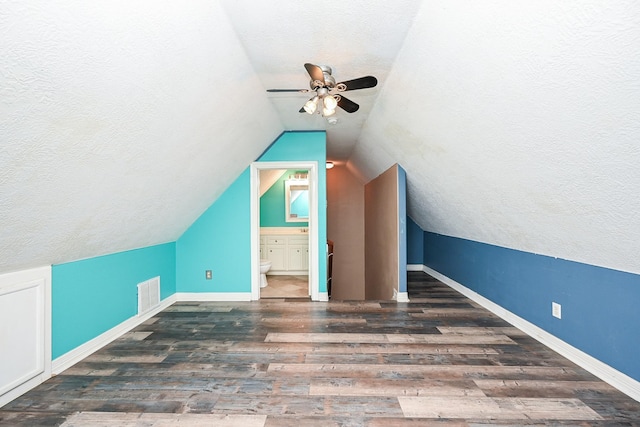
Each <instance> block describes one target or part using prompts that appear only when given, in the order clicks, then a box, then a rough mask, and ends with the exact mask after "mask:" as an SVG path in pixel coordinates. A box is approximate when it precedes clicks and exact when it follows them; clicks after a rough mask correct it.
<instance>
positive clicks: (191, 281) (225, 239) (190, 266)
mask: <svg viewBox="0 0 640 427" xmlns="http://www.w3.org/2000/svg"><path fill="white" fill-rule="evenodd" d="M250 197H251V188H250V175H249V168H247V169H246V170H245V171H244V172H243V173H242V174H241V175H240V176H239V177H238V179H236V180H235V181H234V182H233V184H231V186H229V188H227V190H226V191H225V192H224V193H223V194H222V195H221V196H220V197H218V199H217V200H216V201H215V202H214V203H213V204H212V205H211V206H210V207H209V208H208V209H207V210H206V211H205V212H204V213H203V214H202V215H201V216H200V217H199V218H198V219H197V220H196V221H195V222H194V223H193V224H192V225H191V227H189V229H187V231H185V232H184V234H183V235H182V236H180V238H179V239H178V241H177V242H176V281H177V285H176V286H177V291H178V292H251V258H250V254H251V226H250V225H251V214H250V200H251V199H250ZM205 270H211V271H212V273H213V277H212V279H211V280H207V279H206V278H205Z"/></svg>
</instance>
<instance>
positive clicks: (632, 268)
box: [351, 0, 640, 273]
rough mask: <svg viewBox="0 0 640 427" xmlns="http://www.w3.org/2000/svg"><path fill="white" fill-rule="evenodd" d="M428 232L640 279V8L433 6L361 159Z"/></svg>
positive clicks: (410, 42) (357, 153)
mask: <svg viewBox="0 0 640 427" xmlns="http://www.w3.org/2000/svg"><path fill="white" fill-rule="evenodd" d="M395 162H398V163H400V164H401V165H402V166H403V167H404V168H405V169H406V171H407V179H408V193H409V196H408V200H409V207H408V211H409V215H410V216H411V217H412V218H414V219H415V220H416V222H417V223H418V224H419V225H420V226H421V227H422V228H423V229H425V230H429V231H433V232H436V233H441V234H445V235H449V236H456V237H462V238H465V239H470V240H475V241H480V242H486V243H491V244H495V245H500V246H504V247H508V248H513V249H519V250H524V251H527V252H533V253H539V254H544V255H549V256H554V257H558V258H564V259H569V260H573V261H579V262H584V263H589V264H594V265H599V266H604V267H610V268H614V269H618V270H623V271H629V272H635V273H640V256H638V254H639V253H640V167H638V165H640V3H638V2H633V1H616V2H607V1H582V0H580V1H568V2H565V1H561V2H557V1H490V2H489V1H459V0H454V1H448V0H447V1H425V2H424V3H423V7H422V8H421V10H420V13H419V14H418V16H417V17H416V19H415V23H414V25H413V27H412V28H411V31H410V32H409V34H408V35H407V38H406V40H405V43H404V45H403V47H402V50H401V51H400V53H399V55H398V57H397V59H396V61H395V63H394V66H393V70H392V71H391V73H390V74H389V76H388V78H387V80H386V83H385V85H384V87H383V88H382V90H381V93H380V94H379V95H378V98H377V102H376V104H375V106H374V108H373V110H372V112H371V114H370V115H369V117H368V119H367V122H366V124H365V126H364V129H363V132H362V133H361V135H360V138H359V141H358V144H357V145H356V148H355V150H354V153H353V155H352V157H351V166H352V167H353V168H356V169H357V170H359V171H361V172H362V173H363V174H364V175H365V176H366V177H368V178H371V177H374V176H376V175H377V174H379V173H380V172H381V171H383V170H384V169H385V168H387V167H388V166H390V165H391V164H393V163H395Z"/></svg>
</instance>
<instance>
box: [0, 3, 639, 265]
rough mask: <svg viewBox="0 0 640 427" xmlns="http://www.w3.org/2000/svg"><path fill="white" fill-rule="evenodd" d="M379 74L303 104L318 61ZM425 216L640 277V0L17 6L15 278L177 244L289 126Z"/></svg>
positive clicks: (13, 35) (4, 113)
mask: <svg viewBox="0 0 640 427" xmlns="http://www.w3.org/2000/svg"><path fill="white" fill-rule="evenodd" d="M305 62H312V63H316V64H326V65H330V66H331V67H333V69H334V76H336V78H337V80H338V81H340V80H349V79H352V78H356V77H360V76H364V75H369V74H371V75H374V76H376V77H377V78H378V80H379V85H378V86H377V87H376V88H372V89H366V90H361V91H354V92H351V93H349V94H348V95H347V96H348V97H349V98H350V99H352V100H353V101H355V102H357V103H359V104H360V106H361V108H360V110H359V111H358V112H356V113H354V114H347V113H346V112H344V111H339V112H338V119H339V122H338V124H336V125H334V126H331V125H328V124H327V123H326V122H325V121H324V120H323V119H322V118H321V117H319V116H309V115H306V114H300V113H298V110H299V108H300V107H301V106H302V104H303V103H304V101H306V99H307V96H305V95H298V94H275V95H274V94H269V95H267V93H266V92H265V89H267V88H292V87H293V88H298V87H299V88H306V87H307V85H308V77H307V75H306V73H305V71H304V68H303V64H304V63H305ZM308 129H327V138H328V156H329V157H330V158H332V159H334V160H338V161H342V162H347V161H348V166H349V167H350V168H351V169H352V170H353V171H354V172H355V173H357V174H358V175H359V176H361V177H363V179H364V180H366V179H370V178H373V177H375V176H376V175H378V174H379V173H381V172H383V171H384V170H385V169H386V168H387V167H389V166H390V165H391V164H393V163H396V162H397V163H400V164H401V165H402V166H403V167H404V168H405V169H406V171H407V177H408V189H409V212H410V215H411V216H412V218H413V219H414V220H416V221H417V222H418V224H419V225H420V226H421V227H423V228H424V229H425V230H429V231H433V232H437V233H442V234H446V235H452V236H457V237H462V238H467V239H472V240H477V241H481V242H486V243H491V244H497V245H501V246H505V247H510V248H514V249H520V250H525V251H529V252H534V253H541V254H545V255H550V256H556V257H560V258H566V259H570V260H575V261H580V262H586V263H590V264H595V265H600V266H605V267H611V268H616V269H619V270H624V271H630V272H635V273H640V257H638V256H637V254H638V253H640V243H639V242H640V197H638V194H640V172H639V171H640V168H638V166H637V165H638V164H640V148H639V147H640V144H639V143H638V141H640V4H639V3H637V2H636V1H631V0H628V1H615V2H611V1H605V0H599V1H595V0H579V1H578V0H574V1H563V2H557V1H548V0H544V1H536V2H532V1H514V0H492V1H475V2H472V1H468V0H465V1H462V0H446V1H445V0H440V1H431V0H424V1H419V0H401V1H394V2H381V1H348V2H345V1H337V0H328V1H325V2H322V3H321V4H318V3H317V2H310V1H306V0H305V1H293V0H288V1H285V0H275V1H269V2H255V1H249V0H220V1H216V0H206V1H204V0H203V1H198V0H193V1H189V2H175V1H136V2H130V1H124V0H120V1H111V2H97V3H96V2H93V3H91V4H90V5H89V4H87V3H86V2H80V1H63V0H59V1H48V2H28V1H23V0H5V1H2V2H0V138H1V141H0V224H1V226H0V273H2V272H6V271H13V270H17V269H21V268H27V267H32V266H37V265H43V264H50V263H58V262H63V261H70V260H75V259H80V258H86V257H91V256H96V255H102V254H106V253H111V252H116V251H120V250H126V249H133V248H138V247H143V246H147V245H151V244H156V243H162V242H167V241H172V240H175V239H176V238H177V237H178V236H179V235H180V234H181V233H182V232H183V231H184V230H185V229H186V228H187V227H188V226H189V225H190V224H191V223H192V222H193V221H194V220H195V219H196V218H197V217H198V216H199V215H200V214H201V213H202V212H203V211H204V210H205V209H206V207H208V206H209V205H210V204H211V203H212V202H213V201H214V200H215V199H216V198H217V197H218V196H219V195H220V194H221V193H222V192H223V191H224V189H226V187H227V186H228V185H229V184H230V183H231V182H233V180H234V179H235V178H236V177H237V176H238V175H239V173H240V172H241V171H242V170H243V169H244V168H245V167H246V166H247V165H248V164H249V163H250V162H251V161H253V160H254V159H255V158H256V157H257V156H258V155H259V154H260V153H261V152H262V151H263V150H264V149H265V148H266V147H267V146H268V145H269V143H270V142H271V141H273V139H274V138H275V137H276V136H277V135H278V134H279V133H280V132H281V131H282V130H308Z"/></svg>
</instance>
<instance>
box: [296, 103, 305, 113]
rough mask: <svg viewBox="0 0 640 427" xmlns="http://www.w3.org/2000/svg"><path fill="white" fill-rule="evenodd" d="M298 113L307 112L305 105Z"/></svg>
mask: <svg viewBox="0 0 640 427" xmlns="http://www.w3.org/2000/svg"><path fill="white" fill-rule="evenodd" d="M298 113H306V111H305V110H304V105H303V106H302V108H301V109H300V111H298Z"/></svg>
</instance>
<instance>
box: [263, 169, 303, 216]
mask: <svg viewBox="0 0 640 427" xmlns="http://www.w3.org/2000/svg"><path fill="white" fill-rule="evenodd" d="M296 173H307V171H299V170H296V169H290V170H288V171H286V172H285V173H284V175H282V176H281V177H280V178H279V179H278V180H277V181H276V182H275V183H274V184H273V185H272V186H271V188H269V189H268V190H267V192H266V193H264V194H263V195H262V197H260V227H308V226H309V223H308V222H286V221H285V192H284V182H285V181H286V180H288V179H289V176H291V175H295V174H296ZM307 200H308V198H307ZM307 210H309V203H308V202H307Z"/></svg>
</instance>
